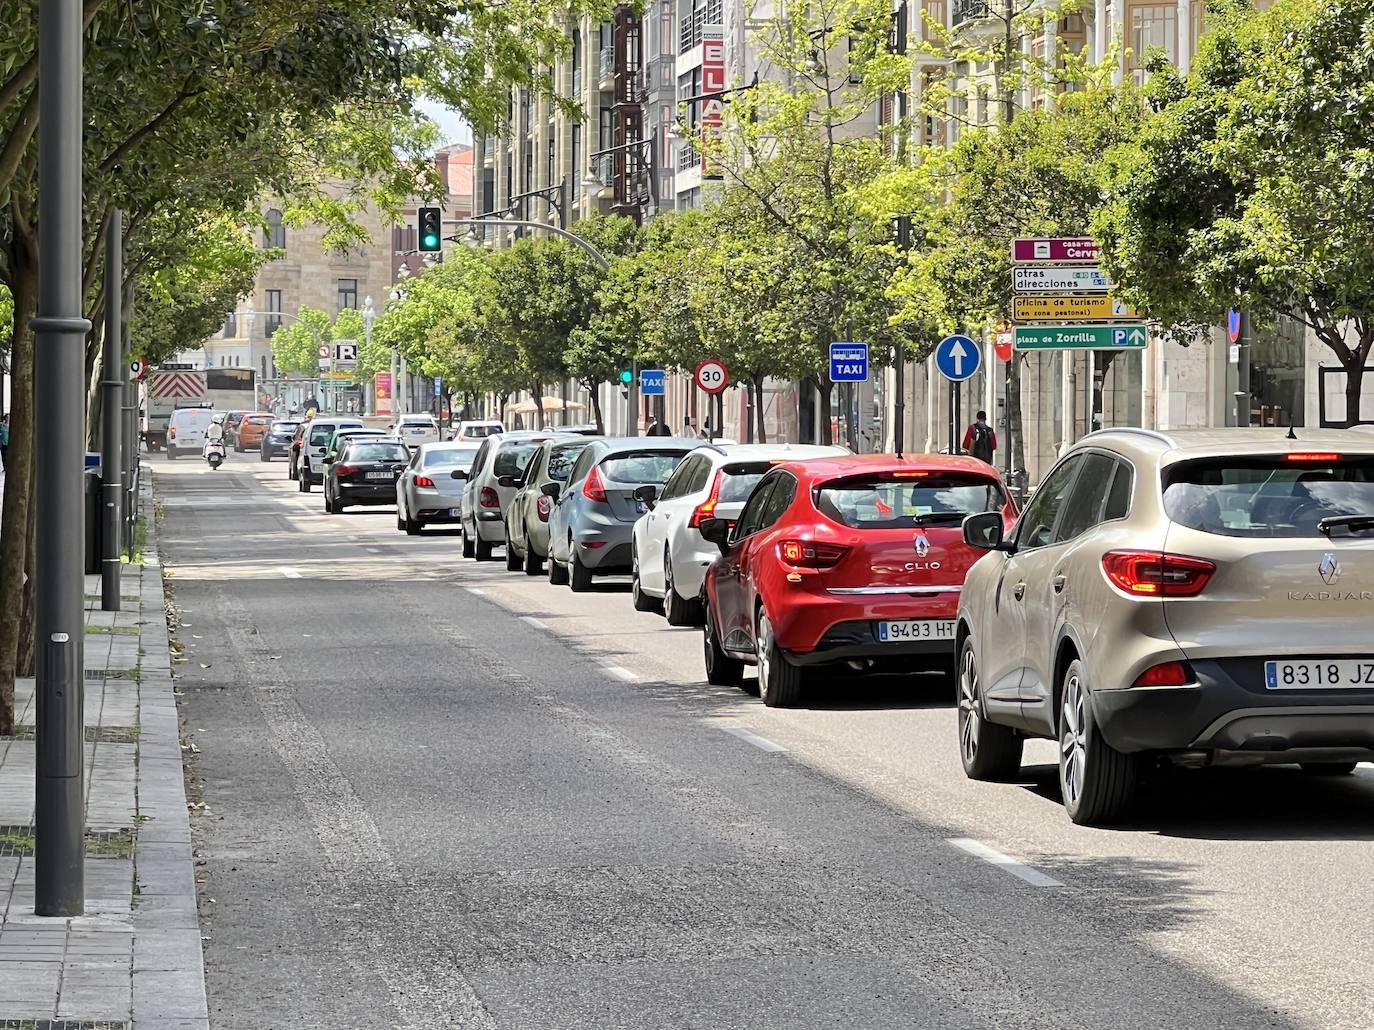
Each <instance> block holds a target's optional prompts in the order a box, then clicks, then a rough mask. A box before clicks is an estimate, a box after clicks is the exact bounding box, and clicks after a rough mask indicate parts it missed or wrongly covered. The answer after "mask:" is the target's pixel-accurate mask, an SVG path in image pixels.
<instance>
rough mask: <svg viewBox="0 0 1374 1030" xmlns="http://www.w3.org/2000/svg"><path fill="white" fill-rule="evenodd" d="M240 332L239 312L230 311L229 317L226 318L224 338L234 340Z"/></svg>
mask: <svg viewBox="0 0 1374 1030" xmlns="http://www.w3.org/2000/svg"><path fill="white" fill-rule="evenodd" d="M238 334H239V313H238V312H237V311H231V312H229V317H228V318H226V319H225V320H224V338H225V339H226V340H232V339H234V338H235V337H236V336H238Z"/></svg>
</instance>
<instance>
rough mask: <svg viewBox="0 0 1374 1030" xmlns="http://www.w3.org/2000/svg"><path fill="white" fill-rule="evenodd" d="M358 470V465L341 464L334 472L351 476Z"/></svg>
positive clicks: (337, 474) (338, 474)
mask: <svg viewBox="0 0 1374 1030" xmlns="http://www.w3.org/2000/svg"><path fill="white" fill-rule="evenodd" d="M357 471H358V466H357V465H339V466H338V467H337V468H335V469H334V474H335V475H336V476H351V475H353V473H355V472H357Z"/></svg>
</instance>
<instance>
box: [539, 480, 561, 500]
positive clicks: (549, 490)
mask: <svg viewBox="0 0 1374 1030" xmlns="http://www.w3.org/2000/svg"><path fill="white" fill-rule="evenodd" d="M562 491H563V487H562V485H561V484H559V483H545V484H544V485H543V486H541V487H540V488H539V492H540V493H541V494H543V495H544V496H545V497H552V498H553V499H554V500H555V501H556V500H558V495H559V494H560V493H562Z"/></svg>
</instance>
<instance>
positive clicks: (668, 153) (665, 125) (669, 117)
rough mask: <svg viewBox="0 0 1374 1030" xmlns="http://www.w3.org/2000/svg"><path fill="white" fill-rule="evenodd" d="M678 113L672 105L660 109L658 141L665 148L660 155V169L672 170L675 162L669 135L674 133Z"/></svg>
mask: <svg viewBox="0 0 1374 1030" xmlns="http://www.w3.org/2000/svg"><path fill="white" fill-rule="evenodd" d="M676 117H677V112H676V111H675V110H674V109H673V105H672V104H663V105H662V106H661V107H660V108H659V115H658V118H659V130H658V141H659V145H660V146H661V147H662V148H663V150H662V152H661V154H660V155H659V160H658V166H659V167H660V168H671V167H672V160H673V141H672V140H671V139H669V138H668V134H669V133H670V132H672V131H673V123H674V121H675V120H676Z"/></svg>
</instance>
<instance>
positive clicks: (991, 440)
mask: <svg viewBox="0 0 1374 1030" xmlns="http://www.w3.org/2000/svg"><path fill="white" fill-rule="evenodd" d="M962 447H963V450H965V451H966V452H968V453H969V454H972V455H973V456H974V457H975V458H977V459H978V460H979V461H986V462H987V463H988V464H989V465H991V464H993V457H994V455H996V453H997V433H996V431H994V430H993V428H992V426H990V425H988V413H987V412H986V411H980V412H978V417H977V419H976V420H975V421H974V422H973V423H971V424H970V425H969V427H968V430H967V432H965V433H964V442H963V445H962Z"/></svg>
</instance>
